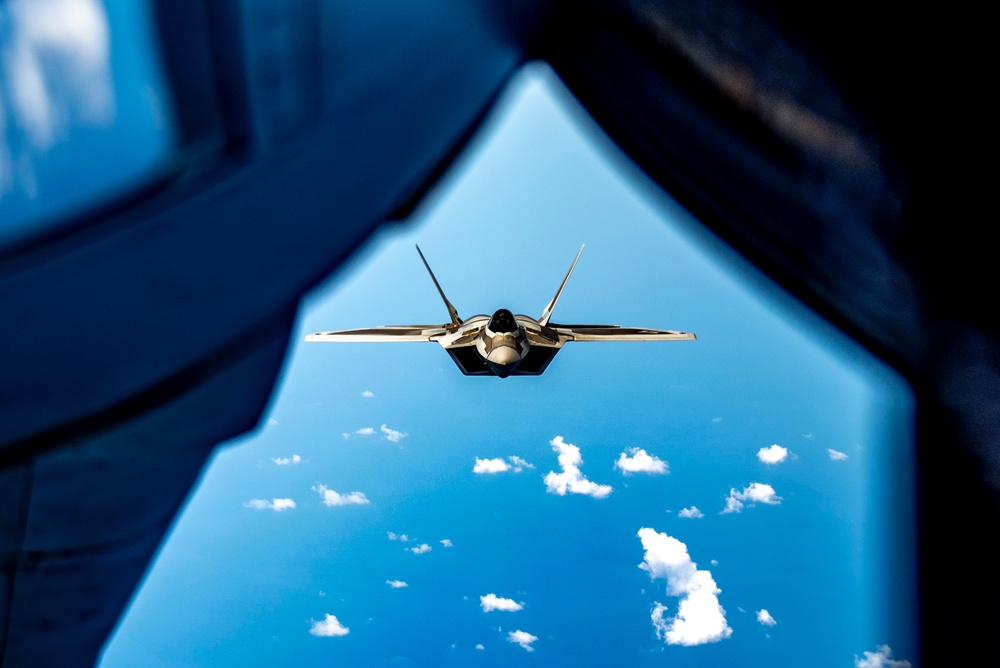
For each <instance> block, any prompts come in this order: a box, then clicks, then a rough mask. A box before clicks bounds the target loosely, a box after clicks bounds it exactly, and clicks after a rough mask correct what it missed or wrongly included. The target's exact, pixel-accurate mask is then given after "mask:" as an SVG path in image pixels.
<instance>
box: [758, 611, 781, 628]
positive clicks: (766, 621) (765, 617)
mask: <svg viewBox="0 0 1000 668" xmlns="http://www.w3.org/2000/svg"><path fill="white" fill-rule="evenodd" d="M757 621H758V622H760V623H761V624H763V625H764V626H774V625H775V624H777V623H778V622H777V621H775V619H774V617H772V616H771V613H770V612H768V611H767V608H761V609H760V610H758V611H757Z"/></svg>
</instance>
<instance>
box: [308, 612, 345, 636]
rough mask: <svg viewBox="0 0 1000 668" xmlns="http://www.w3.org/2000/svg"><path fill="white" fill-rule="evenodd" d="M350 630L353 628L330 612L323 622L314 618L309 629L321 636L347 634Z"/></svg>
mask: <svg viewBox="0 0 1000 668" xmlns="http://www.w3.org/2000/svg"><path fill="white" fill-rule="evenodd" d="M350 632H351V629H349V628H347V627H346V626H344V625H343V624H341V623H340V622H338V621H337V618H336V617H335V616H334V615H331V614H329V613H327V615H326V618H325V619H324V620H323V621H321V622H317V621H315V620H313V623H312V628H311V629H309V633H311V634H313V635H314V636H319V637H321V638H335V637H337V636H346V635H347V634H348V633H350Z"/></svg>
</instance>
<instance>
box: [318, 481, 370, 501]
mask: <svg viewBox="0 0 1000 668" xmlns="http://www.w3.org/2000/svg"><path fill="white" fill-rule="evenodd" d="M313 491H314V492H318V493H319V495H320V498H321V499H323V505H326V506H360V505H364V504H366V503H371V501H369V500H368V497H367V496H365V495H364V492H348V493H347V494H338V493H337V492H335V491H333V490H332V489H330V488H329V487H327V486H326V485H314V486H313Z"/></svg>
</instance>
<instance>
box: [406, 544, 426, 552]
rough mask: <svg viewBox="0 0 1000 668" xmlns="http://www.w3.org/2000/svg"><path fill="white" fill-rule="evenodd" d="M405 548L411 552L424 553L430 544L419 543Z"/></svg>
mask: <svg viewBox="0 0 1000 668" xmlns="http://www.w3.org/2000/svg"><path fill="white" fill-rule="evenodd" d="M406 549H407V550H409V551H410V552H412V553H413V554H425V553H427V552H430V551H431V546H430V545H428V544H427V543H421V544H420V545H417V546H416V547H408V548H406Z"/></svg>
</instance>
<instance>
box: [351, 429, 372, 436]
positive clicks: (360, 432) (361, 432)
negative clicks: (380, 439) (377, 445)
mask: <svg viewBox="0 0 1000 668" xmlns="http://www.w3.org/2000/svg"><path fill="white" fill-rule="evenodd" d="M354 433H355V434H357V435H358V436H371V435H372V434H374V433H375V429H373V428H372V427H362V428H361V429H358V430H357V431H355V432H354Z"/></svg>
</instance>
